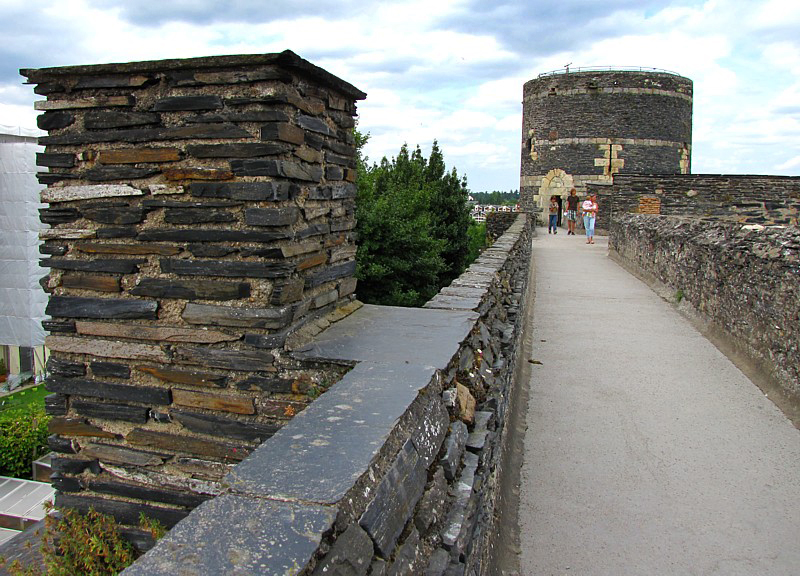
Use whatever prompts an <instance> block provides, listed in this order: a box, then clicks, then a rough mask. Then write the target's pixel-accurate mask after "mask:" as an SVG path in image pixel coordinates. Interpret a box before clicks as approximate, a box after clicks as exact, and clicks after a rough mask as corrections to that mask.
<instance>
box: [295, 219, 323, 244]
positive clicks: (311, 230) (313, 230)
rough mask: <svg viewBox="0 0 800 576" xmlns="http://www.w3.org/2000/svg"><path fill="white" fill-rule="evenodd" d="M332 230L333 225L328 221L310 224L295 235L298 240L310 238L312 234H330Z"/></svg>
mask: <svg viewBox="0 0 800 576" xmlns="http://www.w3.org/2000/svg"><path fill="white" fill-rule="evenodd" d="M330 232H331V225H330V224H328V223H327V222H325V223H322V224H313V225H311V226H308V227H307V228H303V229H302V230H298V231H297V232H295V234H294V237H295V239H296V240H303V239H305V238H310V237H312V236H321V235H324V234H330Z"/></svg>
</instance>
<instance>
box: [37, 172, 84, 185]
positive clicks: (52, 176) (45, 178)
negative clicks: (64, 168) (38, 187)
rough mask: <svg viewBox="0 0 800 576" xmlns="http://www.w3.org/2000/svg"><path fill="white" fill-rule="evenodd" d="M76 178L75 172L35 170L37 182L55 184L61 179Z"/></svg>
mask: <svg viewBox="0 0 800 576" xmlns="http://www.w3.org/2000/svg"><path fill="white" fill-rule="evenodd" d="M77 178H78V175H77V174H71V173H67V172H37V174H36V179H37V180H38V181H39V184H55V183H56V182H61V181H62V180H76V179H77Z"/></svg>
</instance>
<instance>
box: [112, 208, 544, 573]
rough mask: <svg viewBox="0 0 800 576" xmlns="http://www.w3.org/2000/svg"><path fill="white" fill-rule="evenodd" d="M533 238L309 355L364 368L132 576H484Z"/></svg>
mask: <svg viewBox="0 0 800 576" xmlns="http://www.w3.org/2000/svg"><path fill="white" fill-rule="evenodd" d="M530 235H531V227H530V224H529V223H528V221H527V218H526V216H525V215H519V217H518V218H517V220H516V221H515V223H514V224H513V225H512V226H511V227H510V228H509V229H508V231H507V232H506V233H505V234H504V235H503V236H502V237H501V238H500V239H499V240H497V241H496V242H495V243H494V244H493V246H492V247H491V248H489V249H487V250H486V251H485V252H484V253H483V254H482V256H481V257H480V258H479V259H478V260H477V261H476V262H475V263H473V264H472V265H471V266H470V267H469V269H468V270H467V271H466V272H465V273H464V274H463V275H462V276H460V277H459V278H457V279H456V280H455V281H454V282H453V283H452V284H451V285H450V286H448V287H446V288H444V289H443V290H442V291H441V292H440V293H439V294H438V295H437V296H436V297H434V298H433V299H432V300H431V301H430V302H428V303H427V304H426V305H425V307H424V308H422V309H411V308H395V307H386V306H364V307H362V308H360V309H359V310H357V311H356V312H354V313H353V314H351V315H350V316H348V317H347V318H345V319H343V320H342V321H341V322H339V323H337V324H335V325H333V326H331V327H330V328H328V329H327V330H326V331H324V332H323V333H321V334H320V335H318V336H317V337H316V338H315V339H314V341H312V342H311V343H310V344H309V345H308V346H306V347H304V348H302V349H298V350H296V351H295V352H294V354H295V356H297V357H298V358H300V359H302V360H306V361H309V360H313V361H318V362H338V363H342V364H347V365H350V366H352V369H351V370H350V371H349V372H348V373H347V374H346V375H345V376H344V377H343V378H342V379H341V380H340V381H339V382H337V383H336V384H334V385H333V386H332V387H331V388H330V389H329V390H328V391H327V392H325V393H324V394H323V395H322V396H321V397H320V398H318V399H317V400H316V401H315V402H313V403H312V404H311V405H310V406H309V407H308V408H307V409H306V410H305V411H303V412H302V413H300V414H299V415H298V416H297V417H295V418H294V419H293V420H292V421H291V422H289V423H288V424H287V425H286V426H284V427H283V428H282V429H281V430H279V431H278V432H277V433H276V434H275V435H273V436H272V437H271V438H269V439H268V440H267V441H266V442H264V443H263V444H262V445H261V446H260V447H259V448H258V449H257V450H256V451H255V452H253V453H252V454H251V455H250V456H249V457H248V458H247V459H245V460H244V461H243V462H242V463H240V464H238V465H237V466H236V467H235V468H233V470H231V471H230V472H229V474H228V475H227V476H226V477H225V478H224V479H223V483H222V484H223V488H224V489H223V491H222V493H221V494H220V495H218V496H217V497H216V498H214V499H213V500H209V501H207V502H205V503H203V504H201V505H200V506H199V507H198V508H197V509H196V510H194V511H193V512H192V513H191V514H190V515H189V516H188V517H187V518H185V519H184V520H182V521H181V522H179V523H178V525H177V526H176V527H175V528H173V529H172V530H171V531H170V533H169V534H167V536H166V537H165V538H164V539H163V540H161V541H160V542H159V543H158V544H157V545H156V546H155V547H154V548H153V549H152V550H150V551H149V552H148V553H147V554H146V555H145V556H143V557H142V558H141V559H139V560H138V561H137V562H136V563H135V564H134V565H133V566H131V567H130V568H128V569H127V570H126V571H125V572H124V574H126V575H128V576H138V575H145V574H146V575H148V576H153V575H160V574H164V575H166V574H175V573H181V574H198V575H199V574H210V573H211V574H227V573H242V574H255V573H262V574H290V573H291V574H298V575H299V574H314V575H322V574H351V575H362V576H363V575H366V574H372V575H376V576H377V575H381V574H382V575H400V574H426V575H429V576H442V575H444V574H448V575H450V574H470V575H473V574H486V573H487V571H488V565H487V562H486V558H487V556H488V554H489V552H490V551H491V547H492V540H491V537H492V535H493V534H495V533H496V526H495V525H494V522H495V521H496V514H495V504H496V502H497V498H498V482H499V479H500V477H501V476H502V472H503V471H502V469H501V464H500V456H501V453H502V451H503V446H504V444H505V442H507V429H506V424H507V422H508V419H509V414H510V413H511V411H512V409H513V408H514V403H513V398H514V391H515V384H514V382H513V379H512V372H513V368H514V366H515V364H516V363H517V362H518V354H519V353H520V350H521V348H522V345H521V339H522V332H523V330H522V323H523V318H524V317H525V315H526V313H528V310H527V300H526V294H527V281H528V276H529V273H530V272H529V265H530V248H531V242H530V240H531V236H530Z"/></svg>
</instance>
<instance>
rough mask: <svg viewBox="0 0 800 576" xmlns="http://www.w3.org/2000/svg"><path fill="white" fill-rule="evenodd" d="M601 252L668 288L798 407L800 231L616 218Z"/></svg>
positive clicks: (640, 217) (672, 219) (647, 217)
mask: <svg viewBox="0 0 800 576" xmlns="http://www.w3.org/2000/svg"><path fill="white" fill-rule="evenodd" d="M609 247H610V249H611V250H612V251H613V252H614V253H616V255H618V256H619V258H620V259H621V260H622V261H623V262H624V263H626V264H628V265H630V266H632V267H633V268H634V270H639V271H644V272H645V273H646V274H648V275H651V276H653V277H655V278H656V279H657V280H658V281H660V282H662V283H664V284H666V285H667V286H669V287H671V289H672V290H673V291H674V293H675V294H676V295H678V296H679V299H685V300H686V301H687V302H688V303H689V304H691V306H692V307H693V308H694V309H695V310H696V311H697V312H698V313H699V314H700V315H701V316H702V317H703V318H704V319H705V320H707V321H710V322H711V323H712V325H713V326H715V327H717V328H718V329H719V330H721V331H723V332H724V333H725V335H726V336H727V337H730V338H731V339H732V340H733V342H734V343H735V344H736V345H737V346H738V348H739V349H741V350H743V351H745V352H746V353H747V354H748V355H749V356H750V358H751V359H752V360H754V361H755V362H756V363H757V364H758V365H760V366H762V367H763V369H764V370H765V371H766V372H767V373H768V374H769V376H770V377H771V379H772V380H773V381H774V382H776V383H777V384H778V385H779V386H780V389H781V392H782V394H783V395H784V397H785V399H786V400H787V402H788V403H789V404H793V405H794V406H797V405H800V229H798V228H797V227H796V226H792V227H772V228H762V227H753V226H746V225H742V224H736V223H731V222H710V221H702V222H701V221H697V220H687V219H679V218H675V217H667V216H653V215H640V214H619V213H617V214H615V217H614V220H613V222H612V225H611V235H610V239H609ZM678 291H680V292H678Z"/></svg>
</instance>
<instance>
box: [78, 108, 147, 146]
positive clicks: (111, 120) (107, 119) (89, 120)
mask: <svg viewBox="0 0 800 576" xmlns="http://www.w3.org/2000/svg"><path fill="white" fill-rule="evenodd" d="M160 121H161V117H160V116H159V115H158V114H154V113H152V112H123V111H119V112H117V111H106V110H92V111H89V112H87V113H86V115H85V116H84V117H83V125H84V127H85V128H86V129H87V130H108V129H109V128H129V127H131V126H146V125H148V124H158V123H159V122H160ZM110 140H113V138H110ZM120 140H121V141H125V140H126V138H124V137H120Z"/></svg>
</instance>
